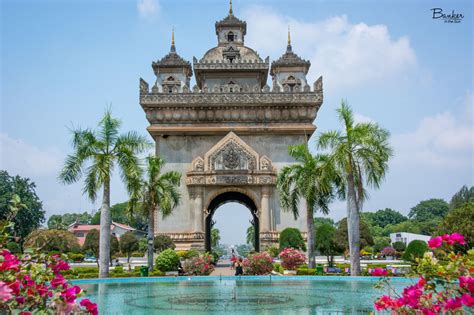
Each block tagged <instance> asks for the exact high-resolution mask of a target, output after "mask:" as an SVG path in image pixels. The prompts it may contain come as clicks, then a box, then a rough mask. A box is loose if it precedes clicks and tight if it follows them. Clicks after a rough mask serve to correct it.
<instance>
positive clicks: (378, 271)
mask: <svg viewBox="0 0 474 315" xmlns="http://www.w3.org/2000/svg"><path fill="white" fill-rule="evenodd" d="M370 275H371V276H374V277H385V276H387V275H388V271H387V269H384V268H375V269H374V270H372V272H371V273H370Z"/></svg>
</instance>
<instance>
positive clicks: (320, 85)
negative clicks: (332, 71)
mask: <svg viewBox="0 0 474 315" xmlns="http://www.w3.org/2000/svg"><path fill="white" fill-rule="evenodd" d="M314 91H315V92H322V91H323V77H322V76H320V77H319V78H318V79H317V80H316V81H315V82H314Z"/></svg>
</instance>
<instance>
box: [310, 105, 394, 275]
mask: <svg viewBox="0 0 474 315" xmlns="http://www.w3.org/2000/svg"><path fill="white" fill-rule="evenodd" d="M337 112H338V115H339V120H340V121H341V123H342V125H343V131H342V132H341V131H338V130H333V131H328V132H324V133H322V134H321V135H320V136H319V139H318V147H319V149H322V150H328V151H329V160H330V161H331V162H332V163H333V164H334V168H335V169H336V170H337V174H338V177H337V179H338V180H339V179H340V181H339V182H338V183H337V184H338V186H339V187H340V190H341V191H343V192H344V194H340V197H342V198H343V199H346V200H347V217H348V220H347V225H348V233H349V236H348V238H349V249H350V257H351V258H350V260H351V275H352V276H358V275H360V272H361V269H360V232H359V229H358V227H359V220H360V219H359V214H360V212H361V211H362V207H363V203H364V201H365V199H366V197H367V193H366V190H365V187H366V186H369V187H373V188H379V187H380V184H381V182H382V180H383V178H384V177H385V174H386V172H387V170H388V160H389V158H390V157H391V156H392V149H391V147H390V145H389V141H388V139H389V132H388V131H387V130H385V129H383V128H381V127H380V126H379V125H378V124H376V123H372V122H370V123H355V122H354V115H353V113H352V109H351V108H350V107H349V106H348V105H347V104H346V103H345V102H344V101H342V104H341V107H340V108H339V109H337Z"/></svg>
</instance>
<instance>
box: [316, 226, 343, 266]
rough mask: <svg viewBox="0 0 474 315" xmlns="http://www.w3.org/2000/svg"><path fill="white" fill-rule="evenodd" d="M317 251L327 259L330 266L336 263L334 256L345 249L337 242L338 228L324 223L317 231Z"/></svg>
mask: <svg viewBox="0 0 474 315" xmlns="http://www.w3.org/2000/svg"><path fill="white" fill-rule="evenodd" d="M315 243H316V249H317V250H318V251H319V252H320V253H321V254H322V255H325V256H326V257H327V260H328V264H329V266H332V265H333V263H334V255H337V254H339V253H341V252H342V251H343V250H344V249H343V248H341V247H340V246H339V245H338V244H337V242H336V228H335V227H334V225H332V224H328V223H322V224H320V225H318V227H317V229H316V240H315Z"/></svg>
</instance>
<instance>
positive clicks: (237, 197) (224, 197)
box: [204, 189, 260, 252]
mask: <svg viewBox="0 0 474 315" xmlns="http://www.w3.org/2000/svg"><path fill="white" fill-rule="evenodd" d="M228 202H238V203H240V204H242V205H244V206H246V207H247V209H248V210H249V211H250V213H251V214H252V217H253V225H254V231H255V236H254V249H255V250H256V251H260V236H259V231H260V220H259V217H258V207H257V205H256V204H255V202H254V200H253V199H252V198H250V197H249V196H248V195H247V194H245V193H243V192H241V191H238V190H237V189H235V190H232V189H230V190H228V191H224V192H221V193H220V194H217V195H216V196H214V197H213V198H212V199H211V200H210V202H209V205H208V206H207V210H206V214H207V216H206V219H205V224H204V226H205V242H204V248H205V251H206V252H211V251H212V246H211V229H212V226H213V220H212V218H213V216H214V213H215V212H216V210H217V209H218V208H219V207H220V206H221V205H223V204H225V203H228Z"/></svg>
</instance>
